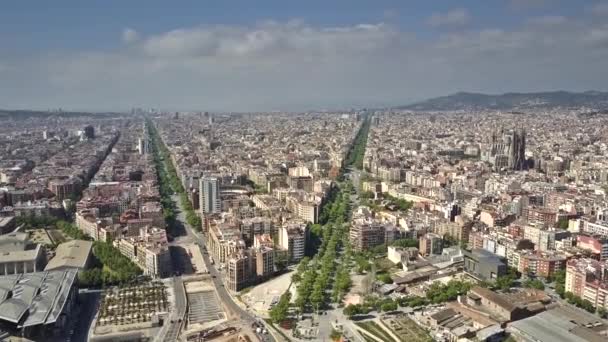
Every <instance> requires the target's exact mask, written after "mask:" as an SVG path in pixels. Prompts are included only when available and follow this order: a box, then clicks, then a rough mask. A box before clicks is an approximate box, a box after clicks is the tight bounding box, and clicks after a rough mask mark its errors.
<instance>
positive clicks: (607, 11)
mask: <svg viewBox="0 0 608 342" xmlns="http://www.w3.org/2000/svg"><path fill="white" fill-rule="evenodd" d="M591 13H593V14H594V15H597V16H606V15H608V3H607V2H601V3H598V4H596V5H594V6H592V7H591Z"/></svg>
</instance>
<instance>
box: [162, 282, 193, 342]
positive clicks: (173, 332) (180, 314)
mask: <svg viewBox="0 0 608 342" xmlns="http://www.w3.org/2000/svg"><path fill="white" fill-rule="evenodd" d="M173 293H174V294H175V307H176V309H177V311H176V312H172V313H171V321H172V322H169V324H170V326H169V328H168V330H167V333H166V335H165V338H164V340H163V341H166V342H173V341H177V337H178V336H179V332H180V330H181V327H182V324H183V321H184V320H185V315H186V304H187V303H186V291H185V289H184V283H183V281H182V277H174V278H173Z"/></svg>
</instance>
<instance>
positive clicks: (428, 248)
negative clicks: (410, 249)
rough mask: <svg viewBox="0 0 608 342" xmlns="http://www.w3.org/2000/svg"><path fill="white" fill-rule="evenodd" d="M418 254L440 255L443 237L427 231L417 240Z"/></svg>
mask: <svg viewBox="0 0 608 342" xmlns="http://www.w3.org/2000/svg"><path fill="white" fill-rule="evenodd" d="M418 246H419V248H418V249H419V250H420V255H422V256H429V255H440V254H441V251H442V250H443V239H442V238H441V236H439V235H437V234H433V233H427V234H425V235H424V236H423V237H422V238H420V241H419V245H418Z"/></svg>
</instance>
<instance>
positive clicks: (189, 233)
mask: <svg viewBox="0 0 608 342" xmlns="http://www.w3.org/2000/svg"><path fill="white" fill-rule="evenodd" d="M172 199H173V201H174V202H175V203H176V209H177V210H176V212H177V215H176V221H178V224H179V225H180V227H179V229H181V228H183V229H184V231H183V232H182V233H183V234H185V235H182V236H177V237H175V240H174V241H173V242H172V244H173V245H175V246H179V244H181V243H196V244H197V245H198V247H199V248H200V249H201V254H202V255H203V260H204V262H205V266H206V267H207V270H208V271H209V274H210V275H211V277H212V278H211V280H212V281H213V285H214V286H215V288H216V289H217V294H218V295H219V296H220V299H221V301H222V302H223V303H224V305H226V307H227V308H228V310H230V311H231V312H232V313H233V314H234V315H236V316H237V318H239V319H240V320H241V321H242V322H243V323H245V324H246V325H247V326H249V327H250V326H251V325H252V324H253V323H254V322H260V321H262V320H261V319H257V318H256V317H255V316H254V315H253V314H251V313H249V312H248V311H246V310H244V309H243V308H242V307H241V306H239V305H238V304H237V303H235V301H234V299H233V298H232V296H230V294H229V293H228V290H227V289H226V287H225V286H224V283H223V282H222V275H221V274H220V272H219V271H218V270H217V269H216V268H215V266H214V265H212V264H211V260H210V258H209V254H207V253H206V251H205V250H204V249H203V246H205V238H204V236H203V235H202V234H198V233H196V232H195V231H194V229H192V227H190V225H189V224H188V222H187V221H186V214H185V211H184V209H183V207H182V204H181V202H180V199H179V195H173V196H172ZM266 329H267V330H268V328H266ZM258 337H259V338H260V339H262V340H264V341H269V342H274V341H275V339H274V338H273V337H272V336H271V335H264V336H258Z"/></svg>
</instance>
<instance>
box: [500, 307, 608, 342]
mask: <svg viewBox="0 0 608 342" xmlns="http://www.w3.org/2000/svg"><path fill="white" fill-rule="evenodd" d="M509 329H513V330H515V331H516V332H517V333H519V334H521V335H524V336H525V337H527V338H528V339H531V340H536V341H547V342H561V341H563V342H578V341H580V342H583V341H587V342H600V341H606V337H605V336H602V335H600V332H605V331H606V330H608V327H607V326H606V324H604V323H603V322H602V321H601V320H600V319H599V318H597V317H596V316H594V315H592V314H589V313H586V312H584V311H582V310H578V309H573V308H567V307H559V308H556V309H553V310H549V311H545V312H542V313H539V314H538V315H536V316H532V317H529V318H526V319H522V320H519V321H516V322H514V323H512V324H510V326H509Z"/></svg>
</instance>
